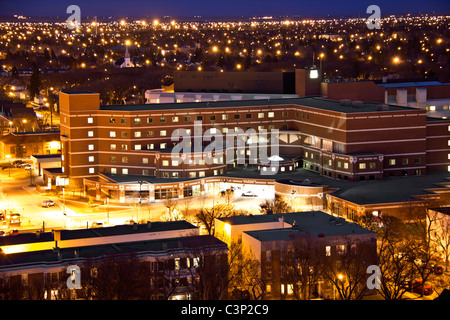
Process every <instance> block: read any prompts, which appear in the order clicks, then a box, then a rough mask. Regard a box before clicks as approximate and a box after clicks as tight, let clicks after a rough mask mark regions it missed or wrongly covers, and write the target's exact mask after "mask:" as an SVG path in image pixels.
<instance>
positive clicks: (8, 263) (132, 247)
mask: <svg viewBox="0 0 450 320" xmlns="http://www.w3.org/2000/svg"><path fill="white" fill-rule="evenodd" d="M200 247H215V248H218V249H226V248H227V247H226V244H225V243H223V242H222V241H220V240H219V239H217V238H215V237H214V236H210V235H204V236H191V237H178V238H170V239H158V240H148V241H137V242H126V243H117V244H106V245H93V246H85V247H81V248H59V249H58V251H59V254H60V256H59V257H58V251H57V250H42V251H32V252H21V253H12V254H8V255H6V254H0V270H1V269H7V268H10V267H13V266H24V267H26V266H30V267H32V266H33V265H35V264H39V265H40V266H45V265H47V266H51V265H55V264H64V263H66V261H67V260H72V261H73V259H80V260H84V259H88V258H100V257H104V256H107V255H111V254H137V255H139V254H158V253H167V252H170V251H178V250H180V249H181V250H183V251H185V250H189V249H195V248H200Z"/></svg>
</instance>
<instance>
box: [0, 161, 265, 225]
mask: <svg viewBox="0 0 450 320" xmlns="http://www.w3.org/2000/svg"><path fill="white" fill-rule="evenodd" d="M40 179H42V178H37V179H35V181H34V182H35V183H39V182H40V181H41V180H40ZM44 200H53V201H54V202H55V203H56V205H55V206H53V207H50V208H43V207H42V206H41V203H42V202H43V201H44ZM263 201H264V198H262V197H243V196H241V195H239V194H236V197H235V198H234V199H233V200H232V202H231V203H232V204H234V205H235V209H237V210H246V211H249V212H250V213H253V214H258V213H259V204H260V203H261V202H263ZM225 202H226V198H225V197H220V196H218V195H216V196H212V195H208V196H204V197H200V198H186V199H178V200H176V201H174V203H176V209H177V210H178V211H180V212H186V210H187V211H188V213H189V214H190V215H192V213H195V212H197V211H198V210H199V209H201V208H208V207H212V206H213V205H215V204H218V203H225ZM0 207H1V209H2V210H5V209H6V210H13V211H15V212H17V213H20V215H21V225H20V226H12V227H11V228H7V227H6V226H3V230H4V231H5V232H6V233H8V232H9V231H11V230H14V229H16V230H19V232H23V231H27V230H28V231H31V230H42V228H43V227H45V230H46V231H49V230H51V229H62V228H68V229H74V228H86V227H87V226H88V227H91V226H92V223H94V222H97V223H103V225H118V224H124V223H129V222H130V221H131V220H132V221H139V222H141V221H147V220H151V221H158V220H163V219H164V216H163V215H164V214H165V213H166V211H167V207H166V204H165V203H164V202H162V201H159V202H155V203H151V204H142V206H141V207H139V206H137V205H129V204H121V205H114V204H109V205H107V204H104V205H99V206H96V207H90V206H89V205H88V204H87V203H86V202H85V201H82V199H80V198H79V196H74V195H72V194H69V193H65V197H64V198H63V197H56V196H46V195H43V194H40V193H39V192H37V191H36V188H35V187H34V186H30V178H29V172H28V171H26V170H24V169H18V168H12V169H10V170H9V169H6V170H4V171H1V170H0ZM185 218H188V220H189V217H185Z"/></svg>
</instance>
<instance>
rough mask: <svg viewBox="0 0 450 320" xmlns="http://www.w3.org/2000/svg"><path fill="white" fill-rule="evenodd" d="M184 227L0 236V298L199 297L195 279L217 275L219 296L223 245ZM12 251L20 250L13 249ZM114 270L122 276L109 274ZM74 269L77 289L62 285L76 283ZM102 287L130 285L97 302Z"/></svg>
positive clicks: (224, 261)
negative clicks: (2, 243) (0, 247)
mask: <svg viewBox="0 0 450 320" xmlns="http://www.w3.org/2000/svg"><path fill="white" fill-rule="evenodd" d="M186 225H189V224H188V223H187V222H185V221H178V222H177V223H175V224H174V223H164V222H154V223H153V224H151V225H150V224H141V225H133V226H132V225H130V226H127V225H125V226H116V227H108V228H97V229H82V230H62V231H60V233H58V235H57V236H56V234H52V233H50V232H46V233H41V234H36V235H35V234H23V235H22V234H19V235H18V237H16V236H7V237H4V238H5V239H4V240H3V242H8V240H10V241H13V242H14V245H10V246H2V248H4V249H5V250H4V251H3V252H2V254H1V255H0V272H1V273H2V278H1V279H0V282H1V287H2V291H1V292H0V295H2V298H4V299H117V298H119V299H152V300H159V299H177V300H184V299H192V298H195V297H197V298H202V296H201V294H205V292H204V291H207V290H203V289H201V284H199V283H198V281H200V280H199V279H201V278H202V277H208V276H209V274H214V277H215V278H217V279H218V277H219V276H224V277H225V278H224V279H221V280H224V281H223V284H224V288H222V291H223V294H224V296H225V297H226V292H227V287H226V270H227V268H226V265H227V250H228V249H227V246H226V244H225V243H224V242H222V241H220V240H219V239H217V238H215V237H213V236H209V235H205V236H199V235H198V229H197V228H195V227H194V226H192V225H190V227H187V226H186ZM102 229H103V230H102ZM193 229H196V230H197V232H192V231H193ZM184 231H189V232H190V233H189V234H183V232H184ZM196 233H197V234H196ZM14 237H16V238H14ZM60 238H61V239H60ZM18 242H23V243H18ZM48 244H51V245H52V246H51V247H48ZM20 246H22V249H24V248H26V249H27V250H25V251H23V250H22V251H17V250H18V249H19V248H20ZM199 267H201V271H200V273H199V272H198V270H199V269H198V268H199ZM221 267H222V269H220V268H221ZM115 268H119V269H120V268H122V271H121V272H119V273H115V272H117V270H116V269H115ZM76 269H78V270H79V271H78V277H79V278H78V279H79V283H78V284H79V287H76V288H73V287H69V286H68V283H69V282H70V283H72V284H75V283H76V282H74V281H75V279H76V277H74V278H71V274H73V272H74V270H76ZM123 269H126V271H127V272H123ZM205 270H208V272H209V273H208V274H206V272H205ZM211 270H214V272H211ZM219 270H223V272H222V273H221V272H220V271H219ZM97 275H98V276H97ZM69 278H70V279H69ZM124 278H125V279H126V280H124ZM108 281H123V283H124V285H125V286H130V281H136V282H138V283H136V284H135V285H133V286H131V287H130V288H128V289H127V290H125V291H127V292H128V294H129V295H128V296H122V297H121V296H118V295H119V294H120V292H119V291H120V289H118V286H117V285H118V284H117V283H116V287H115V288H116V291H114V292H111V293H112V294H114V296H104V295H102V293H104V291H102V289H101V288H105V286H110V284H108V283H107V282H108ZM127 281H128V282H127ZM202 281H211V282H212V281H214V279H209V278H208V279H206V278H203V279H202ZM123 289H124V287H122V290H123ZM200 291H202V293H200ZM211 294H214V293H211ZM116 295H117V296H116ZM212 297H214V295H213V296H212ZM203 298H204V297H203Z"/></svg>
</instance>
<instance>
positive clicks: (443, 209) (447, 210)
mask: <svg viewBox="0 0 450 320" xmlns="http://www.w3.org/2000/svg"><path fill="white" fill-rule="evenodd" d="M430 210H434V211H437V212H440V213H443V214H446V215H449V216H450V207H441V208H430Z"/></svg>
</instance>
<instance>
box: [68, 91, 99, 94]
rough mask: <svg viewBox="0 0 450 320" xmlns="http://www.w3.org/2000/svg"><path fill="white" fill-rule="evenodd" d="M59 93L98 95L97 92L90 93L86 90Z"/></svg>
mask: <svg viewBox="0 0 450 320" xmlns="http://www.w3.org/2000/svg"><path fill="white" fill-rule="evenodd" d="M60 92H61V93H65V94H98V93H97V92H92V91H88V90H79V91H69V90H67V91H66V90H62V91H60Z"/></svg>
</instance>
